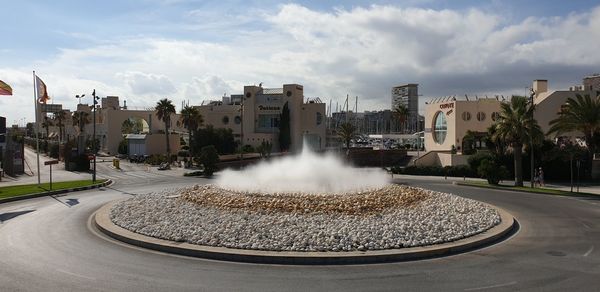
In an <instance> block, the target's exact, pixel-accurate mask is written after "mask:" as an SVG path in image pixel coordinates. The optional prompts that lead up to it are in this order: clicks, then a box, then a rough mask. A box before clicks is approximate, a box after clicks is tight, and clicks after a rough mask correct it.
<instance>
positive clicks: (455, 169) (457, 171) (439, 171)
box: [392, 165, 477, 177]
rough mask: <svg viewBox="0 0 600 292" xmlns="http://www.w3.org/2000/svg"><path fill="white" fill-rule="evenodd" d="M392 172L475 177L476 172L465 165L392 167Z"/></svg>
mask: <svg viewBox="0 0 600 292" xmlns="http://www.w3.org/2000/svg"><path fill="white" fill-rule="evenodd" d="M392 173H394V174H407V175H430V176H455V177H477V173H476V172H475V171H473V170H472V169H471V168H470V167H468V166H466V165H459V166H446V167H441V166H407V167H404V168H402V167H398V166H395V167H392Z"/></svg>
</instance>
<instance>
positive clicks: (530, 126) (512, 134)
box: [493, 96, 544, 187]
mask: <svg viewBox="0 0 600 292" xmlns="http://www.w3.org/2000/svg"><path fill="white" fill-rule="evenodd" d="M533 110H534V106H531V105H529V104H528V99H527V97H524V96H513V97H512V99H511V100H510V102H507V103H502V104H501V105H500V117H499V118H498V120H496V124H495V130H496V131H495V133H494V135H495V137H493V139H495V140H497V141H502V142H504V143H506V144H507V145H508V146H510V147H511V148H512V152H513V157H514V161H515V186H520V187H522V186H523V158H522V152H523V145H526V144H531V143H530V141H531V137H532V135H533V140H534V143H535V142H539V141H540V140H542V139H543V137H544V133H543V132H542V130H541V128H540V126H539V125H538V123H537V121H536V120H535V119H534V118H533ZM530 147H531V145H530Z"/></svg>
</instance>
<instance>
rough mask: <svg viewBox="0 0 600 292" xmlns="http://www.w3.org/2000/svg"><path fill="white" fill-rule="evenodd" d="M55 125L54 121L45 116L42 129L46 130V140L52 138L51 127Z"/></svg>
mask: <svg viewBox="0 0 600 292" xmlns="http://www.w3.org/2000/svg"><path fill="white" fill-rule="evenodd" d="M53 125H54V123H52V120H51V119H50V118H48V116H44V121H43V122H42V128H44V129H46V140H48V138H49V136H50V127H52V126H53Z"/></svg>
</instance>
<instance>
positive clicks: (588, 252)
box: [583, 245, 594, 257]
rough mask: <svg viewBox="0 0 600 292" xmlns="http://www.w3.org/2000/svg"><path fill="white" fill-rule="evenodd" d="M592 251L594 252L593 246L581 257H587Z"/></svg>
mask: <svg viewBox="0 0 600 292" xmlns="http://www.w3.org/2000/svg"><path fill="white" fill-rule="evenodd" d="M592 251H594V246H593V245H592V247H590V249H588V251H587V252H586V253H584V254H583V256H584V257H587V256H589V255H590V254H591V253H592Z"/></svg>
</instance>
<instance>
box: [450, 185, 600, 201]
mask: <svg viewBox="0 0 600 292" xmlns="http://www.w3.org/2000/svg"><path fill="white" fill-rule="evenodd" d="M452 184H453V185H457V186H464V187H473V188H480V189H492V190H499V191H508V192H521V193H526V194H535V195H550V196H561V197H585V198H600V194H592V193H572V194H553V193H546V192H533V191H528V190H515V189H510V188H507V187H506V188H505V187H495V186H491V185H474V184H469V183H464V182H457V181H455V182H452Z"/></svg>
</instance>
